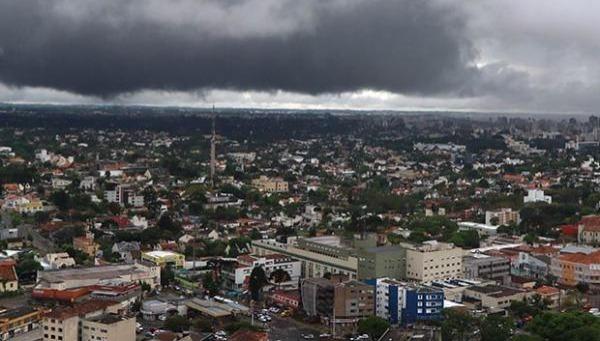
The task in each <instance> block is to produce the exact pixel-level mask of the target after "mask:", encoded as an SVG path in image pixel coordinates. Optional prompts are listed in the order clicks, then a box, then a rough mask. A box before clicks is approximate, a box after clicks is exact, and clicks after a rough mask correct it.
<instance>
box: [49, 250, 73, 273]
mask: <svg viewBox="0 0 600 341" xmlns="http://www.w3.org/2000/svg"><path fill="white" fill-rule="evenodd" d="M41 264H42V267H44V269H46V270H52V269H64V268H70V267H73V266H75V259H73V257H71V256H69V254H68V253H66V252H59V253H47V254H46V255H45V256H44V257H43V258H42V261H41Z"/></svg>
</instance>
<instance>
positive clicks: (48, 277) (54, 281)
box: [36, 263, 160, 290]
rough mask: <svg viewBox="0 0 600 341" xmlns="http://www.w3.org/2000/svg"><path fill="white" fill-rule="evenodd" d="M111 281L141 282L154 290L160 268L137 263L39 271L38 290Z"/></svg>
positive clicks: (77, 286) (71, 287)
mask: <svg viewBox="0 0 600 341" xmlns="http://www.w3.org/2000/svg"><path fill="white" fill-rule="evenodd" d="M111 280H112V281H118V280H120V281H125V282H134V283H138V282H140V281H141V282H144V283H147V284H148V285H150V287H152V288H154V287H156V286H157V285H160V267H159V266H156V265H153V264H148V263H135V264H116V265H104V266H94V267H87V268H70V269H60V270H46V271H38V275H37V283H38V284H37V286H36V289H57V290H66V289H73V288H80V287H86V286H91V285H97V284H102V283H103V282H106V281H111Z"/></svg>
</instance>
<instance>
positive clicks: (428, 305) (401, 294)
mask: <svg viewBox="0 0 600 341" xmlns="http://www.w3.org/2000/svg"><path fill="white" fill-rule="evenodd" d="M367 283H369V284H371V285H374V286H375V314H376V315H377V316H379V317H381V318H383V319H386V320H387V321H388V322H390V323H391V324H403V325H406V324H413V323H416V322H418V321H427V320H439V319H441V318H442V310H443V308H444V291H443V290H442V289H441V288H435V287H429V286H423V285H416V284H410V283H405V282H401V281H397V280H394V279H389V278H380V279H376V280H370V281H367Z"/></svg>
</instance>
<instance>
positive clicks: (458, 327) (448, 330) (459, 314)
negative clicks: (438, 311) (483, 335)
mask: <svg viewBox="0 0 600 341" xmlns="http://www.w3.org/2000/svg"><path fill="white" fill-rule="evenodd" d="M476 330H477V320H476V319H475V318H474V317H472V316H471V315H470V314H469V313H468V312H465V311H459V310H453V309H444V322H442V339H443V340H448V341H466V340H470V339H471V336H472V335H473V333H474V332H475V331H476Z"/></svg>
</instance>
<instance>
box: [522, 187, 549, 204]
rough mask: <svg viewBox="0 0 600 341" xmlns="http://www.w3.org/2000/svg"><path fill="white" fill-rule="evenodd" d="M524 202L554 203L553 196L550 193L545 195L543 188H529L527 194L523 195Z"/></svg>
mask: <svg viewBox="0 0 600 341" xmlns="http://www.w3.org/2000/svg"><path fill="white" fill-rule="evenodd" d="M523 202H524V203H525V204H528V203H534V202H545V203H547V204H551V203H552V197H551V196H549V195H545V194H544V191H543V190H541V189H537V188H535V189H528V190H527V195H526V196H525V197H523Z"/></svg>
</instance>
